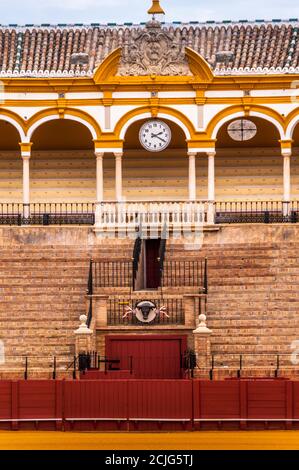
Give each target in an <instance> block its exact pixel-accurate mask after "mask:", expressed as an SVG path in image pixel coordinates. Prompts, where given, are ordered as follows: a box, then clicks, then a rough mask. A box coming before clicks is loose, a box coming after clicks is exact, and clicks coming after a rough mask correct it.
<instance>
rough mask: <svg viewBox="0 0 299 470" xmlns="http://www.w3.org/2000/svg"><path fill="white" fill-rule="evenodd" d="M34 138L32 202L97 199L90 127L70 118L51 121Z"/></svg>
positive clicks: (40, 128)
mask: <svg viewBox="0 0 299 470" xmlns="http://www.w3.org/2000/svg"><path fill="white" fill-rule="evenodd" d="M31 141H32V143H33V146H32V156H31V161H30V192H31V202H92V201H95V198H96V178H95V175H96V160H95V156H94V144H93V140H92V135H91V133H90V131H89V129H88V128H87V127H85V126H84V125H83V124H81V123H79V122H76V121H72V120H68V119H57V120H53V121H48V122H45V123H43V124H41V125H40V126H39V127H38V128H37V129H36V130H35V131H34V133H33V135H32V138H31Z"/></svg>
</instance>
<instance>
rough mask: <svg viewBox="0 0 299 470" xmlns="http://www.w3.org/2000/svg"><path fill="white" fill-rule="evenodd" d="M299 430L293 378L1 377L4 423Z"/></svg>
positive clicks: (298, 396) (297, 385) (298, 385)
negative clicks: (69, 379) (36, 378)
mask: <svg viewBox="0 0 299 470" xmlns="http://www.w3.org/2000/svg"><path fill="white" fill-rule="evenodd" d="M240 428H241V429H291V428H294V429H299V382H292V381H289V380H284V381H282V380H232V381H221V382H220V381H219V382H217V381H213V382H210V381H206V380H135V379H132V380H121V379H120V380H109V379H106V380H82V381H68V380H66V381H64V380H62V381H61V380H56V381H55V380H52V381H50V380H45V381H41V380H40V381H37V380H32V381H30V380H29V381H24V380H20V381H0V429H12V430H17V429H42V430H55V429H58V430H60V429H65V430H103V431H105V430H119V431H124V430H127V431H129V430H132V431H133V430H134V431H144V430H201V429H240Z"/></svg>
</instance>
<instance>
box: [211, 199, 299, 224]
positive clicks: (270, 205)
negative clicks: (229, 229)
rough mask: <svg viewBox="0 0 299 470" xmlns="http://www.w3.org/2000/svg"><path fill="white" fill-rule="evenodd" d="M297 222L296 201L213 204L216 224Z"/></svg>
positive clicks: (297, 207)
mask: <svg viewBox="0 0 299 470" xmlns="http://www.w3.org/2000/svg"><path fill="white" fill-rule="evenodd" d="M297 222H299V202H298V201H291V202H283V201H233V202H231V201H226V202H216V203H215V223H216V224H223V223H225V224H236V223H264V224H273V223H297Z"/></svg>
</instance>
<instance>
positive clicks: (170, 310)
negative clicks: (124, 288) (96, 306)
mask: <svg viewBox="0 0 299 470" xmlns="http://www.w3.org/2000/svg"><path fill="white" fill-rule="evenodd" d="M151 302H153V303H154V304H155V305H156V306H157V308H158V309H159V308H161V307H166V313H167V315H168V317H167V316H166V315H164V314H163V313H161V314H160V315H157V316H156V317H155V319H154V320H153V321H152V322H151V323H143V322H140V321H139V320H138V319H137V317H136V316H135V315H134V314H129V315H128V316H127V317H125V318H124V315H125V309H126V307H130V308H132V309H134V308H135V306H136V303H137V301H136V300H134V301H132V300H131V299H120V298H116V297H111V298H109V300H108V305H107V322H108V325H109V326H116V325H124V326H125V325H139V326H143V327H144V326H145V325H184V324H185V315H184V307H183V300H182V299H173V298H170V299H163V300H162V299H151Z"/></svg>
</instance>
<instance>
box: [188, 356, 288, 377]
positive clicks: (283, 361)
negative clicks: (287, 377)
mask: <svg viewBox="0 0 299 470" xmlns="http://www.w3.org/2000/svg"><path fill="white" fill-rule="evenodd" d="M197 367H199V368H200V367H201V356H200V355H198V357H197ZM283 367H288V368H289V367H296V364H293V363H292V360H291V353H290V354H287V353H284V354H283V353H272V354H270V353H246V354H229V353H224V354H220V353H219V354H212V356H211V364H210V373H209V374H210V379H211V380H213V378H214V374H215V371H216V370H217V371H224V372H227V373H228V374H229V375H230V376H231V373H233V374H234V375H233V376H234V377H236V378H242V374H243V375H244V376H246V377H247V376H248V374H249V375H250V374H251V375H252V376H255V377H257V372H258V371H259V370H262V372H267V373H268V374H270V375H271V377H275V378H278V377H279V372H280V369H281V368H283Z"/></svg>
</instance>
